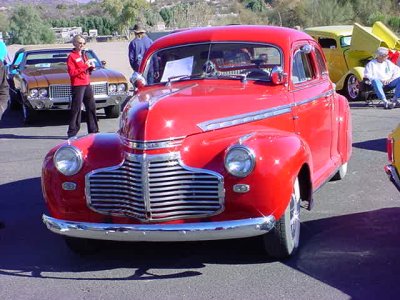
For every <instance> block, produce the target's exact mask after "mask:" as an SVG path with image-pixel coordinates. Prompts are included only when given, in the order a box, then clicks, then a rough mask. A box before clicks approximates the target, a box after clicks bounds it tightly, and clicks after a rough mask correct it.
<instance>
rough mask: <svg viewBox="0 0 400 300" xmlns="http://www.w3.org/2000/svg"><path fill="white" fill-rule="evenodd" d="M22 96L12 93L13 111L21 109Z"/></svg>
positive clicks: (11, 103) (11, 107) (11, 104)
mask: <svg viewBox="0 0 400 300" xmlns="http://www.w3.org/2000/svg"><path fill="white" fill-rule="evenodd" d="M20 97H21V96H20V95H19V94H18V93H13V92H11V91H10V109H11V110H19V109H21V101H18V100H20V99H21V98H20Z"/></svg>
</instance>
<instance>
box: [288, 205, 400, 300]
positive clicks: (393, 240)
mask: <svg viewBox="0 0 400 300" xmlns="http://www.w3.org/2000/svg"><path fill="white" fill-rule="evenodd" d="M399 224H400V208H399V207H393V208H384V209H380V210H375V211H369V212H362V213H355V214H349V215H344V216H337V217H332V218H327V219H321V220H316V221H310V222H305V223H304V224H303V227H302V241H301V242H302V245H303V246H302V248H301V251H300V252H299V253H298V255H297V256H295V257H293V258H292V259H290V260H289V261H287V262H286V264H287V265H289V266H291V267H292V268H294V269H296V270H298V271H301V272H303V273H305V274H307V275H309V276H311V277H313V278H315V279H317V280H320V281H322V282H324V283H326V284H328V285H330V286H332V287H335V288H336V289H338V290H340V291H342V292H344V293H346V294H347V295H349V296H350V297H351V299H397V297H398V295H399V293H400V285H399V282H400V273H399V269H400V256H399V253H400V239H399V236H400V225H399Z"/></svg>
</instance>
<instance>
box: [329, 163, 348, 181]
mask: <svg viewBox="0 0 400 300" xmlns="http://www.w3.org/2000/svg"><path fill="white" fill-rule="evenodd" d="M346 174H347V162H346V163H344V164H343V165H341V166H340V168H339V170H338V171H337V172H336V174H335V175H334V176H333V177H332V180H342V179H343V178H344V177H345V176H346Z"/></svg>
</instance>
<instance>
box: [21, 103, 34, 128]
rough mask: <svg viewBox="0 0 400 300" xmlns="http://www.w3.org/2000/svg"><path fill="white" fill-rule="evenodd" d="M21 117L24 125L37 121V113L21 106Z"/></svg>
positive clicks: (25, 106)
mask: <svg viewBox="0 0 400 300" xmlns="http://www.w3.org/2000/svg"><path fill="white" fill-rule="evenodd" d="M22 117H23V121H24V124H32V123H33V122H34V121H35V120H36V119H37V111H35V110H34V109H32V108H30V107H28V106H27V105H26V104H22Z"/></svg>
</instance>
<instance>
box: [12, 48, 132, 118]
mask: <svg viewBox="0 0 400 300" xmlns="http://www.w3.org/2000/svg"><path fill="white" fill-rule="evenodd" d="M70 52H71V48H67V47H65V46H64V47H57V46H51V47H49V46H47V47H43V46H30V47H24V48H21V49H19V50H18V51H17V52H16V54H15V56H14V60H13V62H12V63H11V64H10V65H9V68H8V82H9V85H10V96H11V108H12V109H16V108H19V107H22V110H23V117H24V122H26V123H28V122H31V121H33V120H34V119H35V118H36V117H37V112H38V111H44V110H68V109H69V108H70V104H71V90H70V78H69V75H68V72H67V64H66V61H67V57H68V54H69V53H70ZM87 56H88V57H89V59H92V60H93V61H94V63H95V66H96V68H95V70H94V71H93V72H92V74H91V85H92V87H93V91H94V98H95V101H96V108H97V109H104V112H105V115H106V117H108V118H117V117H118V116H119V115H120V110H121V108H120V106H121V103H123V102H124V101H125V99H126V97H127V92H128V83H127V80H126V78H125V76H124V75H123V74H122V73H120V72H117V71H114V70H110V69H107V68H105V64H106V63H105V62H104V61H100V59H99V58H98V57H97V55H96V54H95V53H94V52H93V51H92V50H87Z"/></svg>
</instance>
